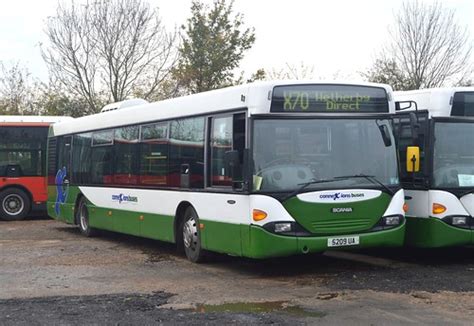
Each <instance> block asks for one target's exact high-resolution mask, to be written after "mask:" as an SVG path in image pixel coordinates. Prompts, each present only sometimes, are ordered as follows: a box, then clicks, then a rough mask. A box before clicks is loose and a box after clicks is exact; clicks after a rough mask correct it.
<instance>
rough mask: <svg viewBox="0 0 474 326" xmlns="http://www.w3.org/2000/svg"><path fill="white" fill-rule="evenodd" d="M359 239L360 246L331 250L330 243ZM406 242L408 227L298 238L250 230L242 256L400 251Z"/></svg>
mask: <svg viewBox="0 0 474 326" xmlns="http://www.w3.org/2000/svg"><path fill="white" fill-rule="evenodd" d="M353 236H354V237H359V244H358V245H350V246H340V247H328V239H330V238H339V237H353ZM404 239H405V223H404V224H402V225H401V226H398V227H396V228H393V229H390V230H383V231H376V232H368V233H359V234H344V235H340V236H338V235H332V236H315V237H297V236H294V237H293V236H281V235H277V234H273V233H270V232H268V231H266V230H265V229H263V228H261V227H259V226H256V225H252V226H250V234H249V242H250V243H249V244H248V245H247V246H246V245H244V246H243V248H242V249H243V255H244V256H247V257H250V258H270V257H282V256H291V255H297V254H308V253H319V252H323V251H326V250H329V249H330V250H333V249H338V250H347V249H361V248H370V247H400V246H403V243H404Z"/></svg>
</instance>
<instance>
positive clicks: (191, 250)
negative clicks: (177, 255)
mask: <svg viewBox="0 0 474 326" xmlns="http://www.w3.org/2000/svg"><path fill="white" fill-rule="evenodd" d="M182 221H183V222H182V224H181V235H182V241H183V243H182V244H183V248H184V253H185V254H186V257H187V258H188V259H189V260H190V261H192V262H193V263H201V262H202V261H203V260H204V250H203V249H202V248H201V232H200V230H199V218H198V215H197V213H196V211H195V210H194V208H192V207H188V208H187V209H186V211H185V212H184V218H183V220H182Z"/></svg>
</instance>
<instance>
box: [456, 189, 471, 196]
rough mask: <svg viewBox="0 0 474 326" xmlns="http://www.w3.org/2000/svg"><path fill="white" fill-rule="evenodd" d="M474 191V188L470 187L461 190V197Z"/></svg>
mask: <svg viewBox="0 0 474 326" xmlns="http://www.w3.org/2000/svg"><path fill="white" fill-rule="evenodd" d="M473 192H474V189H469V190H467V191H464V192H461V194H460V195H459V198H461V197H464V196H466V195H468V194H472V193H473Z"/></svg>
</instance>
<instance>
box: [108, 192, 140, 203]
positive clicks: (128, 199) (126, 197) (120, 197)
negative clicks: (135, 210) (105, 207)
mask: <svg viewBox="0 0 474 326" xmlns="http://www.w3.org/2000/svg"><path fill="white" fill-rule="evenodd" d="M112 200H113V201H118V202H119V204H121V203H123V202H129V203H138V197H136V196H130V195H124V194H118V195H112Z"/></svg>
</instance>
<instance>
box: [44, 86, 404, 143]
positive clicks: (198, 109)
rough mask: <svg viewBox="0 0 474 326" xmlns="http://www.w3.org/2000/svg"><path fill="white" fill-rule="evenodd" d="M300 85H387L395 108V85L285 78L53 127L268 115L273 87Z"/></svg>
mask: <svg viewBox="0 0 474 326" xmlns="http://www.w3.org/2000/svg"><path fill="white" fill-rule="evenodd" d="M298 84H301V85H305V84H306V85H307V84H319V85H350V86H372V87H379V88H384V89H385V91H386V92H387V96H388V99H389V101H390V103H389V109H390V112H392V113H393V112H394V111H395V105H394V103H393V95H392V88H391V87H390V86H389V85H385V84H375V83H353V82H335V81H330V82H324V81H314V80H304V81H301V80H299V81H294V80H291V81H285V80H282V81H266V82H255V83H251V84H245V85H239V86H232V87H227V88H222V89H217V90H212V91H208V92H203V93H198V94H193V95H188V96H183V97H178V98H173V99H168V100H164V101H159V102H154V103H148V104H142V105H136V106H131V107H126V108H123V109H119V110H112V111H107V112H102V113H97V114H93V115H89V116H85V117H81V118H77V119H74V121H65V122H62V123H59V124H55V125H54V126H53V130H54V135H64V134H72V133H78V132H85V131H92V130H100V129H106V128H113V127H116V126H125V125H133V124H140V123H146V122H151V121H159V120H167V119H175V118H179V117H186V116H196V115H205V114H212V113H217V112H219V111H222V112H223V111H228V110H234V109H244V108H248V111H249V115H253V114H265V113H269V112H270V104H271V92H272V90H273V87H275V86H280V85H298Z"/></svg>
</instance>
